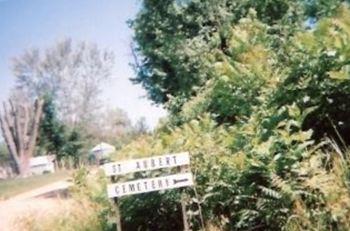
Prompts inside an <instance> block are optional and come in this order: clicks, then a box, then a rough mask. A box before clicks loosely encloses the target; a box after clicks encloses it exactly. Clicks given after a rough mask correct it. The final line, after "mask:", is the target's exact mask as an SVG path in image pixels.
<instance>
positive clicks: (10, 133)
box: [0, 99, 43, 176]
mask: <svg viewBox="0 0 350 231" xmlns="http://www.w3.org/2000/svg"><path fill="white" fill-rule="evenodd" d="M9 105H10V108H9V110H8V107H7V105H6V103H4V110H3V112H2V114H1V115H0V125H1V130H2V133H3V136H4V139H5V142H6V144H7V147H8V150H9V152H10V156H11V159H12V160H13V161H14V162H15V164H16V169H15V170H16V172H17V173H18V174H20V175H21V176H25V175H27V174H28V171H29V160H30V158H31V157H32V156H33V153H34V150H35V144H36V139H37V135H38V128H39V123H40V119H41V115H42V106H43V100H41V99H40V100H36V101H35V103H34V107H31V106H30V104H29V103H23V102H18V101H17V102H13V101H12V100H11V99H10V100H9Z"/></svg>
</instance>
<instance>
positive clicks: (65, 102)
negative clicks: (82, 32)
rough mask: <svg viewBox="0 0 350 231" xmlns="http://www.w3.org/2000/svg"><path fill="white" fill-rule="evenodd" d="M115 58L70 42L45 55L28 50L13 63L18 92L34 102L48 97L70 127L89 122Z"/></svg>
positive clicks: (38, 51)
mask: <svg viewBox="0 0 350 231" xmlns="http://www.w3.org/2000/svg"><path fill="white" fill-rule="evenodd" d="M113 64H114V55H113V53H112V52H111V51H108V50H101V49H99V48H98V47H97V45H95V44H89V43H87V42H79V43H76V44H73V43H72V41H71V40H70V39H65V40H63V41H60V42H58V43H56V44H55V45H54V46H52V47H50V48H48V49H47V50H45V51H41V50H39V49H33V50H28V51H26V52H24V54H22V55H21V56H19V57H16V58H15V59H14V60H13V73H14V76H15V78H16V84H17V88H18V89H21V90H22V91H24V92H26V94H27V95H28V96H29V97H30V98H32V99H35V98H37V97H42V96H43V95H45V94H47V93H49V94H51V95H52V97H53V99H54V100H55V101H56V102H57V106H58V114H59V117H60V118H61V119H62V120H63V121H64V122H66V123H69V124H70V125H76V124H79V123H84V122H86V121H89V119H91V117H92V116H93V115H94V113H96V111H97V109H98V108H99V100H98V97H99V95H100V93H101V88H102V84H103V83H104V82H106V81H107V80H108V79H110V78H111V69H112V67H113Z"/></svg>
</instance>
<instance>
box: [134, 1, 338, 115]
mask: <svg viewBox="0 0 350 231" xmlns="http://www.w3.org/2000/svg"><path fill="white" fill-rule="evenodd" d="M341 2H343V1H340V0H333V1H323V0H315V1H304V0H298V1H292V0H261V1H256V0H239V1H228V0H204V1H193V0H190V1H178V0H167V1H157V0H144V1H143V6H142V9H141V10H140V11H139V13H138V14H137V16H136V18H135V19H134V20H133V21H132V22H131V27H132V28H133V29H134V31H135V37H134V40H135V42H136V46H135V48H134V54H135V60H136V61H135V68H136V73H137V76H136V78H134V81H135V82H136V83H139V84H142V86H143V87H144V88H145V89H146V90H147V92H148V96H149V98H150V99H152V100H153V101H154V102H155V103H162V104H165V106H166V107H167V108H168V109H170V110H171V111H172V112H175V113H176V112H179V111H180V110H181V109H180V107H181V106H182V105H183V104H184V103H185V102H186V101H188V100H189V99H190V98H191V97H192V96H195V95H196V94H197V92H198V88H199V87H202V86H203V85H204V84H206V83H207V81H208V80H210V79H212V78H213V73H212V65H213V63H215V62H216V61H218V59H220V56H215V55H213V54H215V53H216V51H218V50H219V51H221V52H222V53H224V54H229V53H230V49H229V46H230V45H231V44H230V42H229V38H230V36H231V35H232V33H233V32H232V30H231V28H232V26H234V25H236V24H237V23H239V21H240V20H241V19H243V18H245V17H246V16H247V15H248V13H249V10H250V9H251V10H254V11H255V12H256V16H257V19H258V20H259V21H261V22H263V23H264V24H266V25H268V26H269V30H268V31H267V33H268V34H271V35H273V36H274V37H275V39H274V42H273V43H272V44H271V47H274V49H276V50H279V49H280V48H281V47H283V46H284V44H285V40H286V39H287V38H288V37H290V36H291V35H292V34H293V33H294V32H297V31H299V30H300V29H303V27H304V26H303V25H304V24H305V21H306V20H307V19H310V18H313V19H316V20H318V19H320V18H322V17H323V16H328V15H330V14H331V13H332V12H334V11H335V9H336V8H337V7H338V6H339V5H340V3H341ZM232 55H234V54H232Z"/></svg>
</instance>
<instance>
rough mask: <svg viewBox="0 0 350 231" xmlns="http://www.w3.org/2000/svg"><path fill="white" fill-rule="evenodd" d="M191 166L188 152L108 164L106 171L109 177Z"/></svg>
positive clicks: (105, 166)
mask: <svg viewBox="0 0 350 231" xmlns="http://www.w3.org/2000/svg"><path fill="white" fill-rule="evenodd" d="M189 164H190V156H189V154H188V152H183V153H177V154H168V155H162V156H153V157H148V158H141V159H135V160H126V161H119V162H114V163H107V164H105V165H104V170H105V173H106V175H107V176H115V175H123V174H127V173H131V172H139V171H150V170H156V169H161V168H171V167H176V166H183V165H189Z"/></svg>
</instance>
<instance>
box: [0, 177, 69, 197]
mask: <svg viewBox="0 0 350 231" xmlns="http://www.w3.org/2000/svg"><path fill="white" fill-rule="evenodd" d="M70 174H71V172H70V171H67V170H62V171H57V172H55V173H47V174H44V175H37V176H30V177H27V178H14V179H6V180H0V200H3V199H8V198H10V197H14V196H16V195H18V194H20V193H23V192H27V191H30V190H32V189H35V188H38V187H41V186H44V185H47V184H49V183H52V182H55V181H59V180H65V179H67V178H68V177H70Z"/></svg>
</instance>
